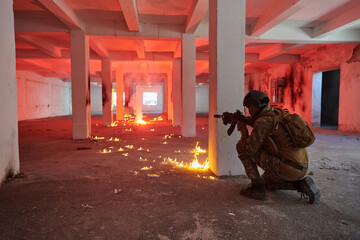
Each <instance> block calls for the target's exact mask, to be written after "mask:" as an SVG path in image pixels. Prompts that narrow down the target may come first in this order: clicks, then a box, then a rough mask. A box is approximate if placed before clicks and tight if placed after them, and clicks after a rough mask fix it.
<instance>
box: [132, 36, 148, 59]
mask: <svg viewBox="0 0 360 240" xmlns="http://www.w3.org/2000/svg"><path fill="white" fill-rule="evenodd" d="M133 42H134V46H135V51H136V53H137V55H138V58H140V59H144V58H145V47H144V41H143V40H134V41H133Z"/></svg>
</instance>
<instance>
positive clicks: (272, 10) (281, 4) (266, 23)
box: [251, 0, 306, 36]
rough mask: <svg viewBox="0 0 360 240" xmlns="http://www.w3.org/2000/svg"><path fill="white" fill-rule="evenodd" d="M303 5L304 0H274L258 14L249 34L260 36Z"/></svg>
mask: <svg viewBox="0 0 360 240" xmlns="http://www.w3.org/2000/svg"><path fill="white" fill-rule="evenodd" d="M305 5H306V4H305V1H303V0H276V1H275V2H274V3H273V5H272V6H271V7H269V8H268V9H267V11H265V13H264V14H263V15H261V16H260V18H259V19H258V21H257V23H256V24H255V26H254V28H253V30H252V32H251V35H252V36H260V35H262V34H264V33H265V32H267V31H269V30H270V29H271V28H273V27H275V26H276V25H278V24H279V23H281V22H283V21H284V20H286V19H287V18H288V17H289V16H291V15H293V14H294V13H296V12H297V11H299V10H300V9H302V8H303V7H305Z"/></svg>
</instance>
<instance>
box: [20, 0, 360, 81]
mask: <svg viewBox="0 0 360 240" xmlns="http://www.w3.org/2000/svg"><path fill="white" fill-rule="evenodd" d="M359 12H360V1H359V0H336V1H329V0H247V1H246V26H247V28H246V29H247V30H246V46H245V52H246V58H245V61H246V67H247V68H248V67H249V66H255V67H257V66H258V67H262V66H264V65H265V66H266V65H268V64H279V63H292V62H296V61H299V59H300V55H302V54H305V53H307V52H309V51H314V50H316V49H318V48H324V47H326V46H328V45H330V44H331V45H332V44H355V43H358V42H359V41H360V14H359ZM14 16H15V32H16V54H17V68H18V70H30V71H34V72H37V73H39V74H42V75H43V76H47V77H63V78H66V77H70V35H69V32H70V31H71V30H72V29H82V30H83V31H85V33H86V34H87V35H88V36H89V37H90V47H91V66H90V69H91V72H92V74H95V73H96V72H98V71H100V70H101V69H100V68H101V64H100V60H101V58H102V57H110V58H112V60H113V61H114V66H121V64H122V63H125V62H127V64H129V62H132V63H131V64H132V65H136V64H138V65H139V67H138V68H136V67H135V68H136V69H144V67H143V66H144V62H147V63H148V62H152V63H151V64H147V66H151V67H154V69H151V67H150V68H149V67H147V68H146V71H149V72H154V71H158V69H162V68H163V67H161V66H162V65H163V64H162V62H163V61H165V62H166V64H165V65H166V66H168V65H169V64H168V63H169V62H171V60H172V58H173V57H180V56H181V43H180V39H181V34H183V33H185V32H186V33H194V34H195V35H196V36H197V41H196V49H197V64H196V66H197V75H204V74H206V73H207V72H208V71H209V67H208V51H209V41H208V23H209V20H208V18H209V16H208V0H166V1H165V0H101V1H99V0H56V1H55V0H14ZM234 26H236V25H234ZM339 46H340V45H339ZM157 64H158V65H159V66H160V67H155V66H156V65H157ZM170 65H171V64H170Z"/></svg>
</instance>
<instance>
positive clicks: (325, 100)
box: [321, 69, 340, 129]
mask: <svg viewBox="0 0 360 240" xmlns="http://www.w3.org/2000/svg"><path fill="white" fill-rule="evenodd" d="M339 87H340V69H337V70H333V71H328V72H323V76H322V91H321V127H322V128H329V129H337V128H338V120H339Z"/></svg>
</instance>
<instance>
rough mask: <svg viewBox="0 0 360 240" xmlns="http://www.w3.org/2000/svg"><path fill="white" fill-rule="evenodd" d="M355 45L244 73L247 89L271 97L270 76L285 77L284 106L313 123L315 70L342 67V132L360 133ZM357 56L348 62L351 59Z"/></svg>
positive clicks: (358, 66) (359, 81)
mask: <svg viewBox="0 0 360 240" xmlns="http://www.w3.org/2000/svg"><path fill="white" fill-rule="evenodd" d="M355 47H356V45H352V44H348V45H335V46H331V45H329V46H328V47H325V48H321V49H318V50H317V51H313V52H311V53H307V54H304V55H302V56H301V61H300V62H299V63H295V64H292V65H291V64H273V65H270V66H269V67H267V68H265V69H262V70H259V71H258V72H254V73H251V74H246V75H245V90H246V92H248V91H250V90H253V89H260V90H262V91H264V92H265V93H267V94H268V95H269V97H270V96H271V94H270V87H271V79H276V78H279V77H283V78H285V79H286V87H285V92H284V104H283V107H284V108H288V109H289V110H290V111H291V112H296V113H298V114H300V115H301V116H302V117H303V118H304V119H305V120H306V121H308V123H309V124H310V125H311V124H312V119H311V118H312V84H313V83H312V81H313V73H316V72H323V71H330V70H335V69H340V97H339V127H338V130H339V131H351V132H360V108H359V107H358V103H359V102H360V62H359V61H358V59H359V57H358V56H354V55H356V54H357V55H358V54H359V51H357V52H356V51H353V50H354V48H355ZM350 58H351V59H355V60H354V61H351V62H350V61H349V62H347V61H348V60H349V59H350Z"/></svg>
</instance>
